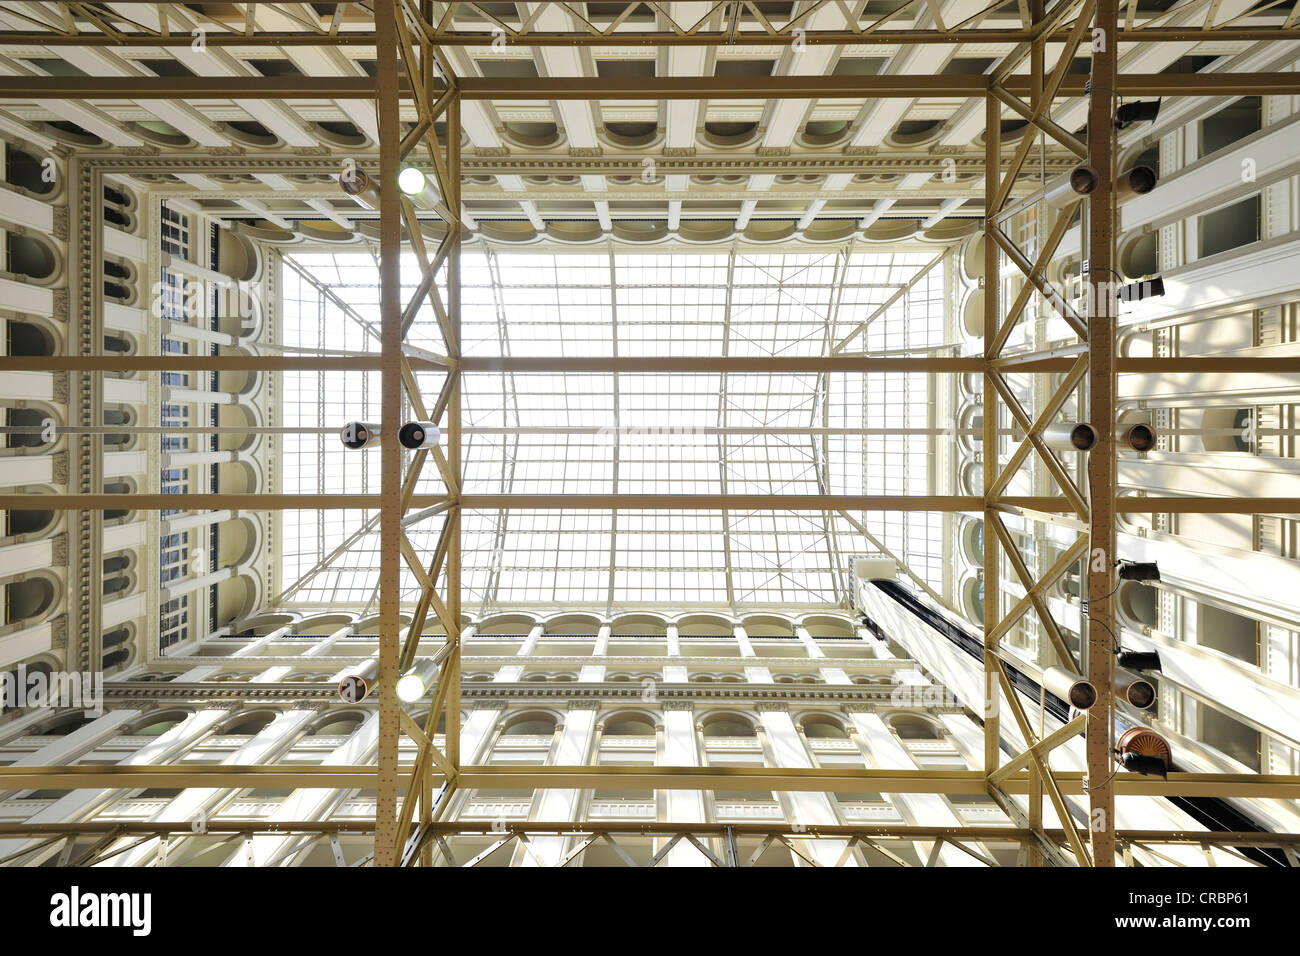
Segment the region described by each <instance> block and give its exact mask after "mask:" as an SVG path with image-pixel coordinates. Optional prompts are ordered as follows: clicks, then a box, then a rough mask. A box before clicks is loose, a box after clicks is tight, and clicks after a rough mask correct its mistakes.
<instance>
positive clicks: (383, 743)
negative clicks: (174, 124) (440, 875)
mask: <svg viewBox="0 0 1300 956" xmlns="http://www.w3.org/2000/svg"><path fill="white" fill-rule="evenodd" d="M374 12H375V57H376V60H377V61H378V68H377V76H376V86H377V88H376V90H375V94H376V95H375V109H376V112H377V114H378V122H379V157H380V159H379V216H380V219H379V314H380V337H381V342H382V349H381V353H380V360H381V363H382V364H381V372H382V379H381V388H382V392H381V408H382V412H381V421H385V422H390V423H391V422H397V421H400V419H401V413H402V386H403V379H402V324H401V321H402V302H401V294H402V292H401V271H400V268H401V267H400V261H401V253H402V220H401V206H400V198H401V197H400V193H399V191H398V188H397V174H398V171H399V156H398V150H399V149H400V147H401V138H402V129H401V125H400V114H399V108H398V107H399V100H398V97H399V93H398V60H397V36H396V24H395V22H394V8H393V0H374ZM408 82H409V78H408ZM390 427H391V426H390ZM379 488H380V498H381V505H380V514H379V541H380V546H379V689H378V692H379V739H378V764H379V766H378V779H377V781H376V791H375V792H376V797H375V847H374V854H375V856H374V859H375V865H376V866H384V865H386V863H387V862H388V856H387V854H386V853H385V852H384V851H385V850H387V848H388V847H390V846H392V845H393V840H394V839H395V833H396V827H397V816H396V814H397V789H398V768H397V764H398V750H399V744H400V727H399V723H400V714H401V709H400V707H399V706H398V702H397V678H398V673H397V656H398V640H399V638H398V631H399V629H400V628H401V612H402V604H401V542H402V498H403V495H402V446H401V445H400V444H398V443H397V442H396V441H393V440H391V436H390V439H389V440H388V441H385V442H384V443H383V444H382V445H381V447H380V484H379Z"/></svg>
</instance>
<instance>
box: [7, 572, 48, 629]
mask: <svg viewBox="0 0 1300 956" xmlns="http://www.w3.org/2000/svg"><path fill="white" fill-rule="evenodd" d="M56 596H57V592H56V589H55V587H54V582H53V581H51V580H50V579H49V578H46V577H41V576H37V577H30V578H27V579H26V580H24V581H12V582H10V583H9V584H6V585H5V608H4V615H5V619H4V622H5V623H6V624H15V623H18V622H21V621H29V620H32V619H33V618H38V617H40V616H41V615H42V614H44V613H45V612H46V611H48V610H49V609H50V606H51V605H52V604H53V603H54V600H55V597H56Z"/></svg>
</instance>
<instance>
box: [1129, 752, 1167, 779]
mask: <svg viewBox="0 0 1300 956" xmlns="http://www.w3.org/2000/svg"><path fill="white" fill-rule="evenodd" d="M1119 762H1120V765H1121V766H1123V768H1124V769H1125V770H1131V771H1132V772H1133V773H1141V774H1146V775H1147V776H1150V777H1161V778H1163V779H1165V780H1168V779H1169V765H1168V764H1167V763H1165V759H1164V758H1163V757H1148V756H1147V755H1146V754H1138V753H1132V752H1129V753H1125V754H1120V757H1119Z"/></svg>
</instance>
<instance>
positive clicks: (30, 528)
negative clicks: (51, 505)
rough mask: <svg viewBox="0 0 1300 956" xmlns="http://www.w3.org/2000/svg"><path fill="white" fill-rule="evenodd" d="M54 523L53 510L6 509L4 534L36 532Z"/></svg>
mask: <svg viewBox="0 0 1300 956" xmlns="http://www.w3.org/2000/svg"><path fill="white" fill-rule="evenodd" d="M53 523H54V512H53V511H6V512H5V536H6V537H18V536H19V535H23V534H37V533H38V532H41V531H44V530H45V529H46V528H48V527H49V526H50V525H51V524H53Z"/></svg>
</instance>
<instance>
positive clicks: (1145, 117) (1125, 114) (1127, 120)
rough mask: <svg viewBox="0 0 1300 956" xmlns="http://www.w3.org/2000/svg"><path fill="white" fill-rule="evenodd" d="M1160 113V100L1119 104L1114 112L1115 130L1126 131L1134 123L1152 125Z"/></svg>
mask: <svg viewBox="0 0 1300 956" xmlns="http://www.w3.org/2000/svg"><path fill="white" fill-rule="evenodd" d="M1159 112H1160V100H1155V101H1152V100H1139V101H1138V102H1136V103H1121V104H1120V107H1119V109H1117V110H1116V111H1115V128H1116V129H1127V128H1128V127H1130V126H1132V125H1133V124H1134V123H1154V122H1155V119H1156V115H1157V114H1158V113H1159Z"/></svg>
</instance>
